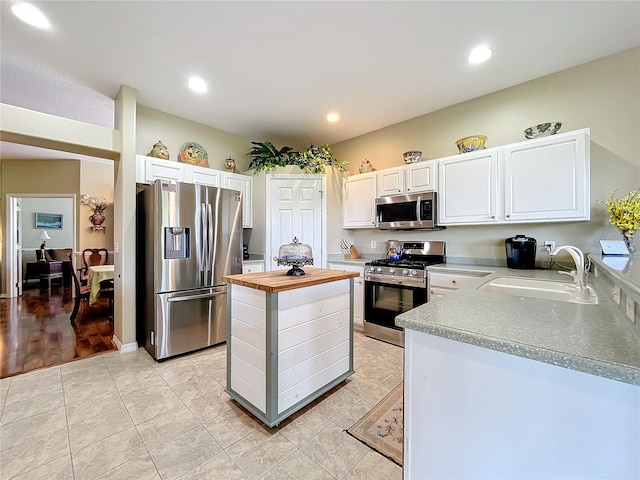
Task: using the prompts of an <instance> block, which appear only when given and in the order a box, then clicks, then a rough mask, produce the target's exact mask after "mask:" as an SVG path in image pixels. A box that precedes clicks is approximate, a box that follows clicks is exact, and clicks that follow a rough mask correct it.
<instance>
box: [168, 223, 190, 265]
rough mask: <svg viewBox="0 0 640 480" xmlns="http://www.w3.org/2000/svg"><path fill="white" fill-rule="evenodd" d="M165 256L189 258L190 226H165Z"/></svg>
mask: <svg viewBox="0 0 640 480" xmlns="http://www.w3.org/2000/svg"><path fill="white" fill-rule="evenodd" d="M164 258H189V227H165V229H164Z"/></svg>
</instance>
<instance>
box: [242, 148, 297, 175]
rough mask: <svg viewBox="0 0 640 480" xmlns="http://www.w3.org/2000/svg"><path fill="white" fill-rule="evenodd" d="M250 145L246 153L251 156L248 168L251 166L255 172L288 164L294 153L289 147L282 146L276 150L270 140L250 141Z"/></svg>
mask: <svg viewBox="0 0 640 480" xmlns="http://www.w3.org/2000/svg"><path fill="white" fill-rule="evenodd" d="M251 143H252V144H253V145H254V146H253V147H251V150H249V153H247V155H248V156H249V157H252V160H251V163H249V168H250V169H251V168H253V169H254V170H255V173H260V172H261V171H262V170H264V171H266V172H269V171H271V170H273V169H274V168H276V167H284V166H285V165H290V163H289V162H290V161H291V155H292V154H296V153H297V152H294V151H293V150H292V148H291V147H282V148H281V149H280V150H278V149H277V148H276V147H275V146H274V145H273V143H271V142H251Z"/></svg>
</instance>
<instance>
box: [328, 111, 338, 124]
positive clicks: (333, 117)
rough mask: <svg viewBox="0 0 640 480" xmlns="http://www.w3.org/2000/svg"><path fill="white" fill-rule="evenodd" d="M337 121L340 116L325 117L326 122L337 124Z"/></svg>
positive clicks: (332, 114)
mask: <svg viewBox="0 0 640 480" xmlns="http://www.w3.org/2000/svg"><path fill="white" fill-rule="evenodd" d="M338 120H340V115H338V114H337V113H330V114H329V115H327V121H328V122H337V121H338Z"/></svg>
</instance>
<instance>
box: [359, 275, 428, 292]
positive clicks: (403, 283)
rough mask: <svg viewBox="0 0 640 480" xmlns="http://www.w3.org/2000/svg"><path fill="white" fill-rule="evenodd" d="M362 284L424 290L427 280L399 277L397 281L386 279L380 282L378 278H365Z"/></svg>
mask: <svg viewBox="0 0 640 480" xmlns="http://www.w3.org/2000/svg"><path fill="white" fill-rule="evenodd" d="M364 282H365V284H366V283H372V284H375V285H381V286H383V287H384V286H385V285H390V286H393V287H407V288H416V289H426V288H427V279H426V278H411V277H400V278H398V279H395V278H393V279H387V278H385V279H384V280H382V281H381V280H380V279H379V278H375V277H370V276H369V277H367V276H365V278H364Z"/></svg>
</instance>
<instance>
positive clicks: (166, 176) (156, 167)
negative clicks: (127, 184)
mask: <svg viewBox="0 0 640 480" xmlns="http://www.w3.org/2000/svg"><path fill="white" fill-rule="evenodd" d="M185 167H186V165H185V164H184V163H179V162H174V161H171V160H163V159H161V158H155V157H147V156H145V155H136V182H138V183H146V184H151V183H153V182H155V181H156V180H158V179H161V180H173V181H175V182H184V181H186V176H187V175H186V172H185V169H186V168H185Z"/></svg>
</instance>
